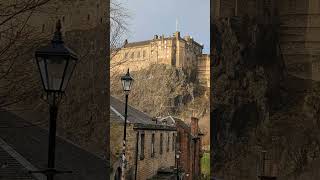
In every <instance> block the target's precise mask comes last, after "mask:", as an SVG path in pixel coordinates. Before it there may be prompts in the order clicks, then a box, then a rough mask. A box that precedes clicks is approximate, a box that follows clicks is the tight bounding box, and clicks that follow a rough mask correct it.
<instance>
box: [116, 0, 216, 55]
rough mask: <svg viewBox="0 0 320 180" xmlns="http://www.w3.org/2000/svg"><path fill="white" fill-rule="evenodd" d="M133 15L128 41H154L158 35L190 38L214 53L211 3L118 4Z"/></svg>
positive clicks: (128, 0) (154, 0) (136, 0)
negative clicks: (211, 46) (175, 34)
mask: <svg viewBox="0 0 320 180" xmlns="http://www.w3.org/2000/svg"><path fill="white" fill-rule="evenodd" d="M118 1H119V2H121V3H122V4H123V6H124V7H125V8H126V9H127V10H128V13H129V15H130V20H129V21H128V24H129V32H128V41H129V42H134V41H143V40H150V39H152V38H153V36H154V35H156V34H157V35H162V34H163V35H165V36H172V35H173V33H174V32H175V31H176V22H178V31H180V35H181V36H182V37H183V36H186V35H190V36H191V37H192V38H193V39H194V40H195V41H196V42H198V43H200V44H201V43H202V44H204V49H203V52H204V53H209V52H210V0H118Z"/></svg>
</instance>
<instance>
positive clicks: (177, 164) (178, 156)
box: [176, 151, 181, 180]
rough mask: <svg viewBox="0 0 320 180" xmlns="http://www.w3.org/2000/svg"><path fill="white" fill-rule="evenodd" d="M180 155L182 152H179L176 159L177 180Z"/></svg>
mask: <svg viewBox="0 0 320 180" xmlns="http://www.w3.org/2000/svg"><path fill="white" fill-rule="evenodd" d="M180 154H181V152H180V151H177V154H176V159H177V163H176V166H177V172H176V173H177V180H179V158H180Z"/></svg>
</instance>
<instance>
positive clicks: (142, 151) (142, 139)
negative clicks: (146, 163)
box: [140, 133, 144, 160]
mask: <svg viewBox="0 0 320 180" xmlns="http://www.w3.org/2000/svg"><path fill="white" fill-rule="evenodd" d="M143 159H144V134H143V133H142V134H141V137H140V160H143Z"/></svg>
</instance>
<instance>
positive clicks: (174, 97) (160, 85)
mask: <svg viewBox="0 0 320 180" xmlns="http://www.w3.org/2000/svg"><path fill="white" fill-rule="evenodd" d="M131 74H132V76H133V78H134V80H135V81H134V84H133V87H132V90H131V92H130V95H129V104H130V105H132V106H133V107H136V108H137V109H139V110H141V111H143V112H145V113H147V114H150V115H151V116H155V117H165V116H167V115H172V116H176V117H180V118H182V119H184V120H186V121H187V122H188V121H189V120H190V116H191V115H192V114H194V115H195V116H197V117H199V118H200V122H199V124H200V127H201V128H202V130H203V131H204V132H205V133H207V135H209V132H210V131H209V130H210V129H209V128H208V127H209V98H208V96H207V90H206V89H205V88H203V87H202V86H200V85H199V84H198V82H197V81H194V80H192V79H190V78H189V77H188V76H187V75H186V73H185V71H183V70H182V69H177V68H175V67H172V66H169V65H164V64H155V65H152V66H150V68H148V69H142V70H140V71H136V72H131ZM121 75H122V74H119V75H114V76H111V81H110V82H111V90H110V92H111V95H113V96H115V97H118V98H119V99H124V94H123V91H122V86H121V82H120V76H121ZM205 139H206V140H205V142H206V143H207V144H209V136H206V138H205Z"/></svg>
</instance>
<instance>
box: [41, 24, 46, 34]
mask: <svg viewBox="0 0 320 180" xmlns="http://www.w3.org/2000/svg"><path fill="white" fill-rule="evenodd" d="M44 28H45V25H44V24H42V29H41V32H44Z"/></svg>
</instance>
